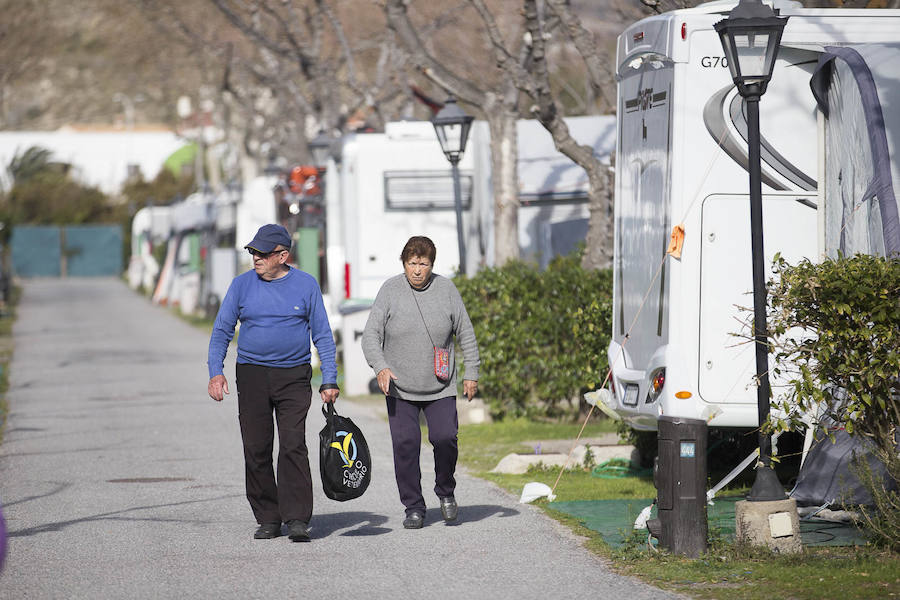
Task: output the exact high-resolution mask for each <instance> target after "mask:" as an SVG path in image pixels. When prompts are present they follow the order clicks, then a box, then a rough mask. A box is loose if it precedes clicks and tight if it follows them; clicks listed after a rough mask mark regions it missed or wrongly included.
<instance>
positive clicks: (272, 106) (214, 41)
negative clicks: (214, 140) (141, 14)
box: [137, 0, 407, 163]
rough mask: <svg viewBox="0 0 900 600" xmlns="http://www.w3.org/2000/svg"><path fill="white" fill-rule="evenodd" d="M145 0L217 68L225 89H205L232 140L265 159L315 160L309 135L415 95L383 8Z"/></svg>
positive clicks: (379, 114)
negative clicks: (407, 90) (406, 80)
mask: <svg viewBox="0 0 900 600" xmlns="http://www.w3.org/2000/svg"><path fill="white" fill-rule="evenodd" d="M137 1H139V2H141V4H142V6H143V8H144V9H145V11H146V12H148V13H149V14H152V15H153V16H154V17H155V19H156V22H157V23H159V24H160V26H162V27H164V28H166V29H168V30H169V31H170V32H172V33H174V34H176V35H177V36H178V38H179V39H180V40H181V41H182V42H183V43H185V44H188V45H190V46H191V47H192V48H194V49H195V51H196V52H197V53H199V54H201V55H202V56H205V57H206V58H207V59H208V60H210V61H211V62H213V63H214V64H215V65H216V66H217V67H216V68H217V70H218V73H219V77H218V82H217V84H216V87H215V88H213V89H205V90H202V91H201V93H199V95H201V96H202V95H206V96H209V95H213V96H215V101H216V102H217V104H220V105H221V106H220V107H219V108H220V109H219V110H218V111H217V115H219V116H220V118H222V119H223V127H224V129H226V130H228V131H229V132H230V133H229V137H230V138H231V139H232V143H233V144H234V145H236V146H237V147H239V148H241V149H242V151H243V153H244V154H245V155H246V156H248V157H252V158H253V159H254V160H255V162H256V163H265V162H266V161H270V160H272V159H274V158H277V156H276V155H281V156H289V157H291V159H292V160H305V159H307V158H308V157H309V153H308V140H310V139H312V137H315V136H316V135H317V133H318V132H319V131H320V130H325V131H327V132H329V133H331V134H333V135H339V134H341V133H343V132H346V131H348V130H350V129H353V128H354V127H356V126H358V125H359V124H361V123H363V122H365V123H367V124H369V125H372V126H375V127H378V126H381V125H382V124H383V122H384V120H385V118H386V117H385V115H390V116H392V115H393V114H394V113H396V112H398V111H399V110H400V108H399V107H400V106H401V105H402V104H403V103H404V102H407V97H406V95H405V90H404V87H403V86H402V85H401V83H400V82H402V81H403V77H401V76H400V75H399V73H400V69H402V67H403V66H404V65H405V55H404V54H403V53H402V52H398V50H397V48H396V47H395V46H394V44H393V38H392V36H390V35H389V34H388V32H387V30H386V28H385V26H384V20H383V13H382V12H381V10H380V9H379V8H378V7H376V6H371V5H360V4H359V3H356V2H351V3H348V2H341V1H340V0H330V1H328V0H293V1H291V0H284V1H282V0H259V1H255V2H243V1H238V0H208V2H209V4H208V5H207V6H206V7H205V10H204V7H203V6H202V5H197V4H193V3H187V4H185V3H181V2H177V1H175V0H166V1H153V2H151V1H150V0H137ZM210 6H211V7H214V8H215V11H214V12H213V13H210V11H209V7H210ZM198 7H199V10H198ZM345 23H349V24H350V29H349V30H348V29H347V27H346V26H345ZM201 100H202V99H201Z"/></svg>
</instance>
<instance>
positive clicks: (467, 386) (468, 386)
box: [463, 379, 478, 402]
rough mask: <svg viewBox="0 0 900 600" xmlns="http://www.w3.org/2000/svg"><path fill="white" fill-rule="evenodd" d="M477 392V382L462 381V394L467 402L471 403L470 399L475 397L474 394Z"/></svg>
mask: <svg viewBox="0 0 900 600" xmlns="http://www.w3.org/2000/svg"><path fill="white" fill-rule="evenodd" d="M477 392H478V382H477V381H472V380H471V379H463V394H465V396H466V398H468V399H469V402H471V401H472V398H474V397H475V394H476V393H477Z"/></svg>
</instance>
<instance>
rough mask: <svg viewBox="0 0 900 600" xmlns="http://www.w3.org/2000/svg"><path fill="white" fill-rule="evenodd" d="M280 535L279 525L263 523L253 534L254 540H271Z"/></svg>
mask: <svg viewBox="0 0 900 600" xmlns="http://www.w3.org/2000/svg"><path fill="white" fill-rule="evenodd" d="M279 535H281V523H263V524H262V525H260V526H259V529H257V530H256V533H254V534H253V539H256V540H271V539H272V538H277V537H278V536H279Z"/></svg>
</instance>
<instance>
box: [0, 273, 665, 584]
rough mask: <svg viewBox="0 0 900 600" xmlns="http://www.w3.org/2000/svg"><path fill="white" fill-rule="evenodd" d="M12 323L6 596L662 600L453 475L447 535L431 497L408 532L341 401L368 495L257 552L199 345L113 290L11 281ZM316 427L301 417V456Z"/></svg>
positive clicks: (324, 511)
mask: <svg viewBox="0 0 900 600" xmlns="http://www.w3.org/2000/svg"><path fill="white" fill-rule="evenodd" d="M18 314H19V318H18V321H17V323H16V325H15V328H14V341H15V355H14V358H13V362H12V366H11V385H10V389H9V393H8V395H7V399H8V401H9V405H10V409H11V412H10V415H9V422H8V424H7V430H6V437H5V440H4V441H3V444H2V446H0V499H2V502H3V506H4V512H5V515H6V519H7V526H8V529H9V536H10V538H9V549H8V556H7V562H6V567H5V569H4V571H3V572H2V574H0V598H2V599H8V598H9V599H13V598H15V599H19V598H154V599H155V598H215V599H217V600H223V599H230V598H240V599H244V598H267V599H276V598H304V599H313V598H327V599H329V600H335V599H337V598H392V597H400V598H429V599H432V598H436V599H440V598H459V599H469V598H491V599H492V600H497V599H525V598H554V599H555V598H579V597H590V596H595V597H603V598H610V599H612V598H628V599H629V600H640V599H645V598H671V597H674V596H672V595H669V594H667V593H664V592H661V591H660V590H657V589H655V588H652V587H650V586H647V585H644V584H643V583H641V582H639V581H636V580H633V579H629V578H626V577H621V576H618V575H615V574H613V573H611V572H610V571H609V569H607V567H606V566H605V565H604V563H603V562H602V561H601V560H599V559H597V558H596V557H594V556H593V555H591V554H590V553H589V552H587V551H585V550H584V549H583V548H582V547H581V542H580V541H579V539H578V538H576V537H574V536H573V535H572V534H571V533H570V532H569V531H568V530H567V529H565V528H564V527H562V526H561V525H559V524H557V523H555V522H554V521H552V520H550V519H548V518H547V517H545V516H544V515H543V514H541V512H540V511H539V510H537V509H536V508H534V507H532V506H528V505H520V504H518V503H517V499H516V498H514V497H512V496H510V495H509V494H507V493H505V492H502V491H500V490H499V489H498V488H496V487H495V486H493V485H492V484H489V483H486V482H483V481H480V480H477V479H474V478H471V477H467V476H464V475H463V476H460V478H459V486H458V490H457V497H458V499H459V501H460V503H461V509H460V521H459V523H458V524H457V525H454V526H446V525H444V523H443V522H442V521H441V520H440V512H439V510H438V509H437V508H436V500H435V498H434V497H433V494H431V493H430V492H429V493H428V494H427V496H426V501H428V502H430V503H431V505H432V508H430V509H429V511H428V515H427V521H426V526H425V528H424V529H422V530H419V531H407V530H404V529H403V528H402V526H401V520H402V517H403V511H402V507H401V505H400V503H399V500H398V497H397V491H396V488H395V486H394V481H393V469H392V463H391V458H390V443H389V437H388V431H387V425H386V423H384V422H383V421H382V420H381V419H380V418H379V417H378V416H377V415H376V414H375V411H373V410H372V409H371V408H366V407H364V406H363V405H357V404H353V403H352V402H351V401H347V400H340V401H339V403H338V408H339V410H340V411H342V412H343V413H345V414H347V415H348V416H350V417H352V418H353V419H354V420H355V421H356V422H357V424H359V425H360V426H361V428H362V430H363V431H364V432H365V433H366V437H367V439H368V440H369V443H370V445H371V447H372V450H373V454H374V464H373V474H374V477H373V482H372V485H371V486H370V488H369V490H368V491H367V492H366V494H365V496H363V497H362V498H360V499H357V500H354V501H351V502H347V503H338V502H333V501H331V500H328V499H327V498H325V497H324V495H322V494H321V491H320V489H319V488H320V486H319V482H318V480H317V477H314V484H315V487H316V506H315V509H314V517H313V522H312V536H313V541H312V543H309V544H294V543H291V542H290V541H288V539H287V538H286V537H282V538H278V539H275V540H253V539H252V533H253V530H254V529H255V523H254V522H253V518H252V516H251V513H250V509H249V507H248V505H247V502H246V500H245V498H244V495H243V465H242V454H241V444H240V436H239V431H238V425H237V416H236V403H235V395H236V394H235V392H234V390H233V389H232V394H231V395H230V396H228V397H227V398H226V401H225V402H223V403H222V404H216V403H214V402H213V401H212V400H210V399H209V398H208V397H207V395H206V383H207V377H206V367H205V361H206V343H207V336H206V334H205V333H203V332H201V331H199V330H197V329H194V328H192V327H190V326H189V325H187V324H185V323H184V322H182V321H181V320H180V319H178V318H176V317H174V316H173V315H171V314H170V313H169V312H168V311H167V310H165V309H164V308H160V307H158V306H154V305H152V304H150V302H149V301H147V300H146V299H144V298H143V297H141V296H139V295H136V294H135V293H133V292H132V291H130V290H129V289H128V288H127V287H126V286H125V285H124V284H123V283H122V282H120V281H118V280H115V279H93V280H78V279H68V280H66V279H63V280H37V281H29V282H26V283H25V284H24V295H23V298H22V302H21V304H20V306H19V313H18ZM233 360H234V358H233V351H232V352H230V353H229V360H228V361H227V363H226V375H227V376H228V378H229V381H230V382H233ZM323 423H324V420H323V418H322V417H321V415H320V413H318V412H316V411H315V410H313V411H311V412H310V419H309V423H308V428H307V429H308V431H307V436H308V439H309V444H310V447H311V448H314V449H315V448H317V446H316V444H317V440H318V431H319V429H321V426H322V424H323ZM314 454H315V452H314ZM426 454H427V453H426ZM312 463H313V464H312V467H313V472H314V474H317V473H318V463H317V457H316V456H313V457H312ZM429 468H430V467H428V466H424V467H423V470H424V472H426V473H427V472H428V469H429ZM425 484H426V485H425V487H426V489H430V485H428V479H427V478H426V480H425Z"/></svg>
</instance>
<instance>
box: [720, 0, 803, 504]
mask: <svg viewBox="0 0 900 600" xmlns="http://www.w3.org/2000/svg"><path fill="white" fill-rule="evenodd" d="M786 23H787V17H778V16H776V14H775V11H773V10H772V9H771V8H769V7H768V6H766V5H764V4H763V3H762V2H761V1H760V0H741V1H740V3H739V4H738V5H737V6H736V7H735V8H734V9H733V10H732V11H731V13H730V14H729V15H728V18H726V19H724V20H722V21H719V22H718V23H716V24H715V28H716V32H718V34H719V38H720V39H721V41H722V48H723V49H724V50H725V58H726V59H727V61H728V68H729V69H730V70H731V78H732V79H733V80H734V83H735V85H736V86H737V89H738V92H739V93H740V95H741V97H743V99H744V101H745V105H746V107H747V146H748V154H749V160H750V162H749V171H750V238H751V245H752V254H753V337H754V341H755V346H756V377H757V381H758V386H757V388H756V390H757V391H756V401H757V409H758V412H759V425H760V431H759V460H760V465H759V468H757V470H756V480H755V481H754V482H753V488H752V489H751V490H750V494H749V495H748V496H747V500H750V501H754V502H767V501H772V500H784V499H785V498H786V495H785V493H784V488H783V487H782V486H781V483H780V482H779V481H778V476H777V475H776V474H775V471H774V470H773V469H772V439H771V436H769V435H768V434H764V433H763V431H762V426H763V424H765V422H766V421H767V420H768V418H769V396H770V394H771V387H770V385H769V352H768V338H769V335H768V327H767V325H766V281H765V279H766V273H765V261H764V258H763V227H762V183H761V177H760V169H761V167H760V158H759V155H760V142H759V99H760V97H761V96H762V95H763V94H764V93H766V86H767V85H768V83H769V80H770V79H771V78H772V69H773V68H774V66H775V57H776V56H777V54H778V46H779V43H780V42H781V33H782V31H784V26H785V24H786Z"/></svg>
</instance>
